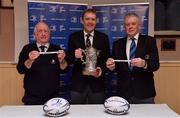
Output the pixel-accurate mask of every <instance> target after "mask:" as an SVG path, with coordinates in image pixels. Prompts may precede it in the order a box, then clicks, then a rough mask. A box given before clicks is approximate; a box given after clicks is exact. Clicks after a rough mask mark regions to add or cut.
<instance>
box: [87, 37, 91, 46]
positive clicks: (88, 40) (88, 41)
mask: <svg viewBox="0 0 180 118" xmlns="http://www.w3.org/2000/svg"><path fill="white" fill-rule="evenodd" d="M90 36H91V34H87V35H86V37H87V38H86V47H87V48H89V47H91V41H90V39H89V37H90Z"/></svg>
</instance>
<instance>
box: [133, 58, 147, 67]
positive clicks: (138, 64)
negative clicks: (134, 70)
mask: <svg viewBox="0 0 180 118" xmlns="http://www.w3.org/2000/svg"><path fill="white" fill-rule="evenodd" d="M131 65H132V66H134V67H140V68H144V67H145V65H146V61H145V60H144V59H141V58H134V59H132V60H131Z"/></svg>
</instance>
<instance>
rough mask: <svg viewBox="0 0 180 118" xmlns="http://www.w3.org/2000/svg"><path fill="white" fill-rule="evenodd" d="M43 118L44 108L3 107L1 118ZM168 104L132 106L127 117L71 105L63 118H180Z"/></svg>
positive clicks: (102, 109)
mask: <svg viewBox="0 0 180 118" xmlns="http://www.w3.org/2000/svg"><path fill="white" fill-rule="evenodd" d="M10 117H12V118H43V117H47V116H45V115H44V112H43V106H23V105H22V106H2V107H0V118H10ZM179 117H180V116H179V115H178V114H177V113H175V112H174V111H173V110H171V109H170V108H169V107H168V106H167V105H166V104H131V106H130V110H129V112H128V114H126V115H111V114H108V113H106V112H105V109H104V106H103V105H71V107H70V109H69V111H68V114H66V115H65V116H63V117H62V118H179Z"/></svg>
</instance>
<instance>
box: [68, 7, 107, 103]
mask: <svg viewBox="0 0 180 118" xmlns="http://www.w3.org/2000/svg"><path fill="white" fill-rule="evenodd" d="M82 23H83V26H84V28H83V30H82V31H78V32H75V33H72V34H71V35H70V38H69V42H68V51H67V57H68V63H70V64H73V65H74V67H73V72H72V91H71V100H72V103H73V104H84V103H88V104H98V103H103V102H104V84H105V82H104V69H105V68H106V60H107V58H108V56H109V53H110V51H109V40H108V36H107V35H106V34H104V33H101V32H99V31H96V30H95V26H96V11H94V10H93V9H87V10H85V12H84V13H83V15H82ZM91 47H93V48H94V49H96V50H98V51H99V54H98V57H97V64H96V65H95V66H96V69H95V71H93V72H91V73H89V74H88V73H86V72H85V73H83V72H84V71H83V70H84V69H85V64H83V60H85V61H87V60H86V58H85V57H86V55H83V51H82V50H85V49H88V48H91Z"/></svg>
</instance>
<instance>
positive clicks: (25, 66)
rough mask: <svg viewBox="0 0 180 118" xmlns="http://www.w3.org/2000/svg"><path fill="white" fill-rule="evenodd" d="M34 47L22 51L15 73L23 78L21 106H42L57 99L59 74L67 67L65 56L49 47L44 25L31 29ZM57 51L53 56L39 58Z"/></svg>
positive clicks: (58, 48) (51, 45)
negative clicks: (23, 92)
mask: <svg viewBox="0 0 180 118" xmlns="http://www.w3.org/2000/svg"><path fill="white" fill-rule="evenodd" d="M34 35H35V38H36V42H35V43H31V44H27V45H25V46H24V47H23V49H22V51H21V53H20V55H19V61H18V64H17V70H18V72H19V73H20V74H25V75H24V89H25V94H24V97H23V99H22V101H23V102H24V104H25V105H42V104H44V103H45V102H46V101H47V100H49V99H51V98H53V97H58V93H59V74H60V72H61V71H62V70H64V69H65V68H66V67H67V62H66V61H65V59H64V58H65V53H64V51H63V50H61V49H60V47H58V46H56V45H53V44H50V43H49V39H50V29H49V27H48V25H47V24H46V23H44V22H39V23H37V24H36V26H35V28H34ZM53 51H57V54H40V53H44V52H53Z"/></svg>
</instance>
